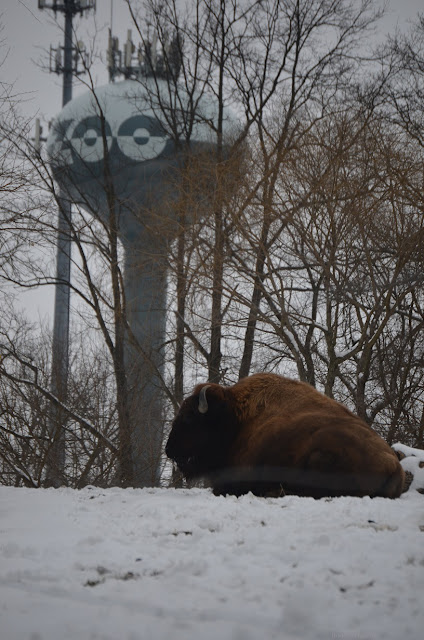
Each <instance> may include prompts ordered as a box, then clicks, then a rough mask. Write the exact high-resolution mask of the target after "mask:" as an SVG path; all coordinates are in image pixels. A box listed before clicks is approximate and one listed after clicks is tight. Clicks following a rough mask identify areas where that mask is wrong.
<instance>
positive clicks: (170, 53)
mask: <svg viewBox="0 0 424 640" xmlns="http://www.w3.org/2000/svg"><path fill="white" fill-rule="evenodd" d="M111 24H112V15H111ZM181 47H182V43H181V41H180V40H179V39H178V38H177V34H175V35H174V37H173V38H172V39H171V40H169V41H166V42H165V41H164V42H161V43H159V39H158V35H157V33H156V31H155V32H154V33H153V36H152V37H151V38H150V35H149V32H148V34H147V38H146V39H143V42H141V43H140V44H139V45H138V47H136V46H135V44H134V42H133V40H132V34H131V29H128V31H127V39H126V41H125V44H124V46H123V49H122V50H121V49H120V48H119V40H118V38H116V37H114V36H113V35H112V27H111V28H110V29H109V42H108V50H107V65H108V70H109V82H114V80H115V78H116V77H117V76H120V75H122V76H124V78H126V79H131V78H133V79H139V78H143V77H144V78H148V77H149V76H155V77H157V78H173V79H174V80H176V79H177V78H178V75H179V72H180V68H181V58H182V51H181Z"/></svg>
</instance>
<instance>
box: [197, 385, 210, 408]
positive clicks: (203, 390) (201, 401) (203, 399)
mask: <svg viewBox="0 0 424 640" xmlns="http://www.w3.org/2000/svg"><path fill="white" fill-rule="evenodd" d="M210 386H211V385H210V384H205V386H204V387H202V388H201V389H200V395H199V413H206V412H207V410H208V408H209V407H208V401H207V399H206V390H207V389H209V387H210Z"/></svg>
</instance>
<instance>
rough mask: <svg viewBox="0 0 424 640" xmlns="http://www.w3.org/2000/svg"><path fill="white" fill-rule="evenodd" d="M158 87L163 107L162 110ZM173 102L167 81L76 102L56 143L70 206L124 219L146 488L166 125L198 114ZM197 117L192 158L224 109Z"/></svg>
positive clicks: (156, 399) (135, 413) (155, 423)
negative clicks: (192, 114)
mask: <svg viewBox="0 0 424 640" xmlns="http://www.w3.org/2000/svg"><path fill="white" fill-rule="evenodd" d="M149 82H151V83H152V85H151V86H149ZM158 86H159V95H160V99H161V108H159V107H158V106H157V107H155V102H156V104H157V94H158V89H157V87H158ZM182 95H183V96H184V94H182ZM154 96H156V97H154ZM179 98H180V99H181V95H179ZM169 100H172V96H171V97H169V87H168V85H167V83H166V82H165V81H164V80H159V81H158V80H153V79H150V80H144V81H143V84H140V83H138V82H136V81H132V80H126V81H123V82H119V83H115V84H108V85H106V86H103V87H100V88H98V89H96V90H95V91H89V92H87V93H86V94H84V95H81V96H79V97H77V98H75V99H74V100H72V101H71V102H69V103H68V104H67V105H66V106H65V107H64V109H63V110H62V111H61V113H60V114H59V116H58V117H57V118H56V119H55V122H54V125H53V127H52V129H51V131H50V135H49V139H48V141H47V150H48V154H49V157H50V159H51V162H52V166H53V170H54V175H55V178H56V179H57V180H58V182H59V183H60V185H61V187H62V188H63V189H64V191H65V193H66V194H67V195H68V196H69V198H70V199H71V201H72V202H74V203H77V204H79V205H80V206H82V207H83V208H84V209H85V210H86V211H87V212H89V213H92V214H93V215H95V216H96V217H98V219H99V220H100V221H103V222H104V223H105V224H107V221H108V216H109V212H110V210H111V209H110V208H111V207H113V208H114V211H115V213H116V215H117V216H118V219H119V237H120V240H121V242H122V246H123V249H124V252H125V261H124V289H125V296H126V305H127V313H128V319H129V323H130V326H131V330H132V333H133V334H134V336H135V338H136V340H137V343H138V346H137V347H134V346H131V344H130V341H128V345H127V353H126V360H127V367H128V372H129V380H130V384H131V385H132V386H133V387H134V391H133V393H132V394H131V407H130V411H131V415H132V417H133V425H132V451H133V468H134V476H135V484H136V485H137V486H152V485H155V484H156V483H157V480H158V473H159V468H160V458H161V448H162V439H163V433H162V428H163V427H162V424H163V415H162V413H163V407H162V392H161V387H162V384H161V380H162V379H163V372H164V362H163V345H164V342H165V317H166V263H167V260H166V253H167V244H168V243H169V241H170V240H172V237H173V235H174V233H175V229H176V226H175V213H174V211H173V208H172V206H171V205H170V203H171V202H172V198H173V195H174V194H173V187H172V181H170V180H169V175H170V172H171V173H172V170H173V168H175V167H176V166H177V164H178V159H179V153H180V152H179V151H178V150H177V147H176V144H175V142H174V140H173V139H172V137H171V136H170V135H169V134H168V133H167V131H168V130H169V128H168V127H167V126H166V117H167V114H168V115H172V117H173V118H174V119H175V116H177V121H178V113H179V115H180V121H181V122H180V125H181V129H182V127H183V123H184V120H186V117H185V112H188V108H189V99H188V96H187V101H186V104H184V97H183V100H182V102H180V103H179V112H178V111H176V110H175V109H174V108H172V110H171V108H170V105H169ZM167 105H168V106H169V111H167ZM196 113H197V116H198V117H197V124H195V126H194V128H193V132H192V134H191V139H190V149H191V150H193V151H195V150H196V148H202V149H204V148H205V147H207V146H208V145H210V144H213V143H212V142H211V140H212V136H211V129H210V127H209V126H208V125H207V124H205V122H206V121H210V120H211V119H214V118H215V114H216V110H215V109H214V107H213V103H212V102H211V101H206V100H202V101H200V102H199V105H198V108H197V111H196ZM105 147H106V149H107V155H108V162H107V163H105V160H104V158H105ZM179 148H180V147H178V149H179ZM106 169H110V174H108V171H106ZM108 175H110V177H108ZM108 180H110V183H111V185H112V189H110V188H107V184H108ZM111 185H109V187H110V186H111ZM111 194H113V198H111Z"/></svg>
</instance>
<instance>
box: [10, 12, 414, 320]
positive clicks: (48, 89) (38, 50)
mask: <svg viewBox="0 0 424 640" xmlns="http://www.w3.org/2000/svg"><path fill="white" fill-rule="evenodd" d="M111 2H113V11H111ZM49 3H50V0H49ZM0 6H1V8H0V20H1V23H2V27H3V28H2V32H1V41H2V48H1V57H0V59H1V60H2V61H3V64H2V66H1V68H0V79H1V81H3V82H7V83H11V84H14V88H15V94H16V93H18V94H21V95H22V108H23V110H24V112H25V113H26V114H27V115H28V116H31V117H32V116H36V115H38V116H39V117H40V118H41V120H42V122H44V124H45V129H46V125H47V122H48V121H49V120H51V119H52V118H53V116H54V115H55V114H57V113H58V112H59V111H60V109H61V103H62V88H61V87H62V78H61V76H56V75H55V74H50V73H49V72H48V70H46V69H44V70H43V69H42V64H41V63H42V61H43V59H44V61H46V60H47V59H48V58H47V54H46V52H47V51H48V50H49V47H50V45H51V44H52V45H53V46H57V45H58V44H61V43H62V41H63V36H62V33H61V31H60V28H58V25H57V24H55V22H54V20H53V14H52V12H51V11H47V10H44V11H40V10H39V9H38V0H1V4H0ZM418 11H423V12H424V3H423V0H388V2H387V16H386V18H385V19H384V21H383V22H382V24H381V36H382V38H383V37H384V35H385V33H387V32H389V31H392V30H393V29H394V27H395V26H396V25H398V26H399V27H400V28H401V29H404V28H406V27H407V23H408V21H410V20H413V19H414V18H415V17H416V15H417V12H418ZM111 15H112V16H113V33H114V35H116V36H118V37H119V40H120V44H121V46H122V44H123V42H124V40H125V39H126V34H127V29H128V28H131V20H130V17H129V15H128V9H127V7H126V2H125V1H124V0H97V11H96V14H95V15H94V14H93V13H92V12H90V13H89V14H86V17H84V18H82V19H81V20H80V26H79V28H78V33H79V34H81V36H80V37H81V39H83V40H84V41H85V42H86V44H87V45H88V44H90V43H91V42H92V41H93V37H94V35H95V34H96V48H97V51H98V52H99V53H101V54H102V56H103V59H105V50H106V46H107V35H108V27H109V26H110V21H111ZM58 22H59V24H60V26H62V25H63V16H62V15H61V14H58ZM134 40H136V38H134ZM95 69H96V71H95V77H96V82H97V84H105V83H106V82H107V81H108V77H107V71H106V67H105V66H104V65H101V64H98V65H96V68H95ZM82 90H83V89H82V88H81V87H76V88H75V90H74V95H77V94H78V93H80V92H81V91H82ZM46 294H47V295H46ZM23 299H24V300H25V302H24V306H25V307H26V308H27V309H30V310H31V316H32V317H34V314H35V315H40V316H41V317H43V318H45V317H51V312H52V304H53V303H52V299H53V298H52V295H51V294H50V295H49V294H48V292H45V293H44V294H43V295H41V296H40V293H34V292H33V293H28V294H25V296H24V297H23Z"/></svg>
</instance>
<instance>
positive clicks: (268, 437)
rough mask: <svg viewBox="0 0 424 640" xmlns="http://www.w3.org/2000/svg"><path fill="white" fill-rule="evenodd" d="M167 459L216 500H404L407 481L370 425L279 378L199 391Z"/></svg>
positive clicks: (179, 420)
mask: <svg viewBox="0 0 424 640" xmlns="http://www.w3.org/2000/svg"><path fill="white" fill-rule="evenodd" d="M166 454H167V455H168V457H169V458H171V459H172V460H173V461H174V462H175V463H176V464H177V466H178V467H179V469H180V471H181V472H182V474H183V475H184V476H185V477H186V478H187V479H194V478H199V477H208V478H209V479H210V482H211V484H212V487H213V490H214V493H215V494H216V495H221V494H223V495H225V494H233V495H241V494H244V493H247V492H249V491H251V492H252V493H254V494H256V495H260V496H269V495H273V496H276V495H284V494H295V495H301V496H312V497H314V498H321V497H325V496H341V495H352V496H366V495H367V496H383V497H389V498H395V497H398V496H399V495H400V494H401V493H402V491H403V488H404V482H405V474H404V471H403V469H402V467H401V465H400V463H399V460H398V458H397V456H396V454H395V453H394V451H393V450H392V449H391V448H390V447H389V445H388V444H387V443H386V442H385V441H384V440H383V439H382V438H381V437H380V436H379V435H378V434H377V433H376V432H375V431H374V430H373V429H372V428H371V427H370V426H369V425H368V424H367V423H366V422H364V421H363V420H361V419H360V418H359V417H357V416H356V415H354V414H353V413H352V412H351V411H349V410H348V409H347V408H346V407H345V406H343V405H342V404H340V403H338V402H336V401H335V400H333V399H331V398H329V397H327V396H325V395H324V394H322V393H320V392H319V391H317V390H316V389H315V388H314V387H312V386H310V385H308V384H306V383H304V382H299V381H297V380H291V379H289V378H285V377H282V376H278V375H276V374H270V373H261V374H255V375H252V376H249V377H247V378H244V379H242V380H240V381H239V382H237V383H236V384H235V385H234V386H231V387H224V386H221V385H219V384H200V385H197V386H196V387H195V389H194V391H193V394H192V395H191V396H189V397H188V398H186V399H185V400H184V402H183V403H182V405H181V408H180V410H179V412H178V414H177V416H176V417H175V420H174V422H173V425H172V429H171V433H170V435H169V438H168V442H167V444H166Z"/></svg>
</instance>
